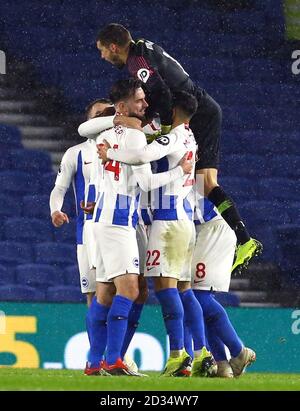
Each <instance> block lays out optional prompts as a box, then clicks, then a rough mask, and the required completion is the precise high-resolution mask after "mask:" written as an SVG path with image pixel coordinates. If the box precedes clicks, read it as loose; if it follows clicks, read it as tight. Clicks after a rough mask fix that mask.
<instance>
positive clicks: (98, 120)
mask: <svg viewBox="0 0 300 411" xmlns="http://www.w3.org/2000/svg"><path fill="white" fill-rule="evenodd" d="M119 125H120V126H124V127H128V128H134V129H137V130H141V121H140V120H139V119H137V118H134V117H127V116H120V115H116V116H106V117H105V116H103V117H95V118H92V119H90V120H87V121H85V122H84V123H82V124H80V126H79V127H78V133H79V135H80V136H81V137H86V138H91V139H92V140H96V138H97V137H98V135H99V134H100V133H102V131H104V130H107V129H109V128H113V127H114V126H119Z"/></svg>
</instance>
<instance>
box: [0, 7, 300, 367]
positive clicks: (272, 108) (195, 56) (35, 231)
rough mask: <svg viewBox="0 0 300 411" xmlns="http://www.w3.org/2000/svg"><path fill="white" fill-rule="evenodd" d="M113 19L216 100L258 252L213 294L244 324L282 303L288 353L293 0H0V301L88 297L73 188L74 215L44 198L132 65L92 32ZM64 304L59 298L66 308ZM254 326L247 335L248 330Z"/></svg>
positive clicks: (294, 243)
mask: <svg viewBox="0 0 300 411" xmlns="http://www.w3.org/2000/svg"><path fill="white" fill-rule="evenodd" d="M110 22H118V23H121V24H124V25H125V26H126V27H127V28H128V29H129V30H130V31H131V33H132V36H133V38H134V39H137V38H146V39H149V40H151V41H153V42H155V43H157V44H159V45H161V46H162V47H163V48H164V49H165V50H166V51H167V52H168V53H169V54H171V56H173V57H174V58H176V59H177V60H178V61H179V62H180V63H181V65H182V66H183V67H184V69H185V70H186V71H187V72H188V73H189V74H190V76H191V78H192V79H193V80H194V82H195V83H196V84H198V85H199V86H200V87H203V88H205V89H206V90H207V91H208V93H209V94H210V95H211V96H212V97H214V98H215V100H216V101H217V102H218V103H219V104H220V105H221V107H222V109H223V133H222V141H221V153H222V162H221V167H220V171H219V173H220V182H221V183H222V184H223V186H224V187H225V189H226V191H227V192H228V193H230V194H231V195H232V197H233V198H234V200H235V201H236V203H237V205H238V207H239V210H240V212H241V215H242V217H243V219H244V220H245V222H246V223H247V226H248V228H249V230H250V233H251V235H252V236H253V237H255V238H258V239H259V240H261V241H262V243H263V245H264V253H263V254H262V256H261V257H259V258H258V259H256V260H255V261H253V262H251V264H250V266H249V268H248V270H247V271H244V272H243V274H242V275H241V276H240V277H234V278H233V279H232V282H231V289H230V293H228V294H227V293H224V294H220V295H219V296H218V298H219V300H220V301H221V302H222V303H223V304H225V305H226V306H231V307H236V308H229V311H230V312H231V313H232V315H233V320H235V318H236V320H235V321H236V324H237V326H238V325H239V324H245V321H246V320H245V318H246V317H245V316H244V315H241V314H240V313H242V312H243V313H246V314H245V315H246V316H248V314H249V313H251V312H252V313H257V316H258V317H257V318H258V320H257V321H258V322H259V323H260V324H262V325H261V329H263V328H264V325H263V324H264V323H263V322H262V321H263V320H264V321H267V318H269V319H268V321H269V324H272V325H273V324H275V323H276V321H277V320H276V319H274V318H275V317H276V316H277V315H279V314H278V313H283V314H282V315H283V317H281V316H280V321H282V323H281V322H280V324H281V325H278V327H279V328H278V332H277V331H276V333H275V334H274V336H273V337H272V338H274V341H275V340H276V341H277V343H278V347H279V348H280V350H282V349H283V353H284V352H285V351H284V350H286V347H287V343H289V342H291V341H290V340H289V338H288V335H289V333H292V335H293V336H296V335H298V334H299V333H300V328H299V327H300V326H299V327H298V323H297V324H296V325H295V324H294V323H293V320H296V321H298V317H300V311H299V310H296V309H295V308H296V307H297V306H299V303H300V213H299V210H300V189H299V177H300V150H299V146H300V145H299V142H300V121H299V119H300V87H299V86H300V61H299V62H298V63H297V60H296V59H297V56H298V59H299V58H300V51H299V54H297V53H296V54H295V53H294V54H293V56H294V57H293V58H292V53H293V52H294V51H295V50H300V1H299V0H265V1H262V0H202V1H200V0H199V1H197V0H185V1H180V0H165V1H157V0H151V1H150V0H144V1H140V0H137V1H135V2H132V1H124V0H107V1H106V0H98V1H97V0H86V1H84V2H82V1H78V0H72V1H71V0H70V1H69V0H51V1H38V0H29V1H27V2H23V1H21V0H14V1H13V2H12V1H7V0H2V1H1V4H0V49H1V50H2V51H3V52H4V53H5V56H6V74H0V152H1V156H0V301H1V302H2V303H1V302H0V310H2V311H3V312H5V313H9V314H10V315H16V314H17V315H20V313H21V314H22V315H23V314H24V313H25V314H26V313H27V314H28V313H29V314H30V315H34V316H36V317H35V318H39V315H41V316H43V315H46V317H45V318H46V319H47V321H48V325H49V321H53V318H52V319H51V320H50V314H49V315H48V314H45V313H46V311H45V310H46V307H49V305H47V304H45V303H62V302H64V303H80V302H81V303H82V302H84V299H83V298H82V295H81V293H80V285H79V274H78V269H77V263H76V245H75V244H76V239H75V208H74V200H73V195H72V192H71V191H70V192H69V193H68V194H67V197H66V201H65V206H64V209H63V210H64V211H65V212H67V213H68V215H69V216H70V217H71V222H70V224H69V225H65V226H64V227H62V228H60V229H55V228H54V227H53V226H52V224H51V221H50V211H49V206H48V202H49V194H50V191H51V190H52V188H53V185H54V181H55V176H56V171H57V169H58V165H59V163H60V160H61V158H62V155H63V153H64V151H65V150H66V149H67V148H68V147H70V146H72V145H75V144H78V143H80V142H82V141H83V140H82V139H81V138H80V137H79V135H78V134H77V127H78V125H79V124H80V123H81V122H82V121H83V119H84V116H83V113H84V109H85V107H86V105H87V104H88V103H89V102H90V101H92V100H94V99H96V98H100V97H106V96H107V93H108V91H109V89H110V87H111V85H112V83H113V82H114V81H115V80H116V79H117V78H120V76H121V75H122V76H124V75H125V73H124V72H123V73H121V72H119V71H118V70H117V69H115V68H113V67H112V66H111V65H110V64H108V63H106V62H104V61H103V60H101V58H100V55H99V52H98V50H97V49H96V46H95V38H96V34H97V31H98V30H99V29H100V28H101V27H103V26H104V25H105V24H107V23H110ZM2 56H3V53H2ZM292 65H293V67H294V69H292ZM2 66H3V64H2ZM2 71H3V70H2ZM150 288H151V285H150ZM7 302H19V305H18V304H15V303H7ZM26 302H28V304H26ZM21 303H22V304H21ZM32 303H37V304H36V305H34V304H32ZM39 303H44V305H43V304H39ZM148 303H149V307H147V309H146V311H145V314H144V315H145V316H146V315H147V312H148V313H150V312H152V311H151V310H154V311H153V312H155V313H158V312H159V311H158V307H157V306H156V303H157V301H156V299H155V296H154V295H153V292H152V290H150V296H149V300H148ZM151 305H153V307H152V308H151V307H150V306H151ZM32 307H36V309H34V308H32ZM43 307H44V308H43ZM54 307H56V308H54ZM58 307H61V305H60V306H58V305H55V304H53V311H52V312H56V311H55V310H58V311H57V315H58V316H59V312H60V311H59V310H60V309H62V308H58ZM237 307H239V308H237ZM283 307H286V308H288V309H289V310H288V311H284V309H283ZM290 308H291V309H290ZM65 309H68V310H70V317H71V318H72V317H73V314H71V313H74V312H78V317H79V319H80V321H81V322H80V323H79V324H80V325H78V330H80V327H81V328H82V330H83V329H84V313H85V307H84V305H83V304H79V305H78V306H75V305H68V304H65ZM238 309H241V310H242V311H238ZM243 309H244V311H243ZM251 309H256V310H257V311H251ZM281 309H282V311H280V310H281ZM47 310H48V311H47V312H49V313H50V311H49V310H50V308H49V309H48V308H47ZM74 310H75V311H74ZM76 310H77V311H76ZM78 310H79V311H78ZM147 310H150V311H147ZM249 310H250V311H249ZM264 310H266V311H264ZM274 310H275V311H274ZM276 310H277V311H276ZM38 312H40V314H37V313H38ZM273 313H274V315H275V317H273ZM284 313H285V314H284ZM27 314H26V315H27ZM149 315H150V314H149ZM249 315H250V314H249ZM253 315H254V317H255V314H253ZM280 315H281V314H280ZM235 316H236V317H235ZM268 316H269V317H268ZM284 316H286V317H284ZM48 317H49V318H48ZM80 317H82V318H80ZM254 317H251V315H250V316H249V322H248V324H250V323H251V322H253V321H254V320H252V319H253V318H254ZM247 318H248V317H247ZM251 318H252V319H251ZM255 318H256V317H255ZM276 318H277V317H276ZM45 321H46V320H45ZM157 321H160V320H157ZM247 321H248V320H247ZM40 323H42V320H40ZM277 324H279V323H278V321H277ZM282 324H283V325H282ZM293 324H294V331H295V332H293ZM54 326H55V323H53V327H54ZM252 326H253V330H252V331H253V333H252V334H251V335H250V334H249V335H248V334H247V335H246V337H249V338H250V339H251V338H253V340H254V339H255V337H257V333H258V331H257V330H258V328H257V326H256V325H255V321H254V322H253V324H252ZM32 327H33V326H32ZM41 327H42V329H43V325H41ZM44 327H45V325H44ZM151 327H152V325H151V324H150V325H149V329H151ZM274 327H275V328H276V326H275V325H274ZM280 327H281V328H280ZM282 327H283V328H282ZM29 328H30V327H29ZM33 328H34V327H33ZM45 328H46V327H45ZM246 328H248V330H249V329H250V330H251V326H250V327H246ZM271 328H272V327H271ZM283 329H284V330H285V331H281V330H283ZM76 330H77V329H76ZM291 330H292V331H291ZM23 332H26V331H23ZM28 332H31V333H33V332H34V331H28ZM72 332H73V333H74V332H75V331H74V330H73V331H72ZM72 332H71V331H70V332H69V334H70V335H72ZM76 332H77V331H76ZM78 332H79V331H78ZM149 332H150V331H149ZM249 332H250V331H249ZM150 333H151V332H150ZM162 333H163V329H162ZM32 338H33V337H32ZM37 338H38V339H39V338H43V337H39V336H37ZM78 338H79V337H78ZM140 338H142V337H141V336H140ZM157 338H158V339H160V340H161V341H163V338H164V337H157ZM270 338H271V337H270ZM298 338H299V337H298ZM0 339H1V336H0ZM39 341H40V340H39ZM263 341H265V340H262V345H263V344H264V342H263ZM293 341H294V340H293ZM293 341H292V342H291V344H292V345H293V344H296V340H295V342H293ZM40 343H41V342H40ZM40 343H37V344H40ZM136 344H138V343H136ZM162 344H163V345H164V346H165V343H162ZM298 344H299V341H298ZM54 345H55V344H54ZM79 346H80V344H79ZM295 346H296V345H295ZM64 347H65V346H64ZM276 347H277V346H276ZM282 347H283V348H282ZM164 349H165V348H164ZM60 350H61V351H62V352H63V350H64V348H60ZM73 351H74V350H73ZM281 354H282V351H280V355H281ZM39 355H40V356H41V357H43V355H44V354H41V353H40V354H39ZM1 358H2V357H1V354H0V363H4V364H5V361H7V364H10V363H11V364H13V360H12V359H10V360H9V359H4V360H3V362H1ZM3 358H4V357H3ZM5 358H6V357H5ZM72 358H73V357H72ZM10 361H11V362H10ZM66 361H67V360H65V362H64V361H63V360H62V361H61V362H58V364H64V365H62V366H68V364H66ZM74 361H75V360H74ZM144 361H146V360H145V359H144ZM266 361H267V360H266ZM71 362H72V361H71ZM75 362H76V361H75ZM266 364H267V363H266ZM291 364H292V359H291ZM38 365H39V366H42V363H41V361H39V362H38ZM83 365H84V363H83V364H82V366H83ZM72 366H74V363H72ZM76 366H79V364H77V363H76V364H75V368H76ZM58 367H60V366H58ZM258 367H260V366H259V365H258ZM264 367H265V368H263V369H268V366H267V365H264ZM291 367H293V366H292V365H291ZM296 367H298V368H297V369H298V371H300V364H299V362H298V365H296ZM143 368H144V369H147V367H146V365H144V367H143ZM258 369H259V368H258ZM291 369H293V368H291ZM297 369H296V371H297Z"/></svg>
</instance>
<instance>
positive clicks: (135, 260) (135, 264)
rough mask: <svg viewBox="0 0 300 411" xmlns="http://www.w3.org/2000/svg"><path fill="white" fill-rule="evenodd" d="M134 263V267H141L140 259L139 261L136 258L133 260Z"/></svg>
mask: <svg viewBox="0 0 300 411" xmlns="http://www.w3.org/2000/svg"><path fill="white" fill-rule="evenodd" d="M132 262H133V265H134V266H135V267H138V266H139V259H138V258H137V257H135V258H134V259H133V260H132Z"/></svg>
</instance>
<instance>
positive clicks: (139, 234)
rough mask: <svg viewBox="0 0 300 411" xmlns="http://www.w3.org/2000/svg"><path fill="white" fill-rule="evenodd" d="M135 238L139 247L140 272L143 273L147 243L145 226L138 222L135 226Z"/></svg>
mask: <svg viewBox="0 0 300 411" xmlns="http://www.w3.org/2000/svg"><path fill="white" fill-rule="evenodd" d="M136 240H137V245H138V249H139V258H140V273H144V269H145V264H146V252H147V245H148V236H147V231H146V226H145V225H144V224H138V225H137V227H136Z"/></svg>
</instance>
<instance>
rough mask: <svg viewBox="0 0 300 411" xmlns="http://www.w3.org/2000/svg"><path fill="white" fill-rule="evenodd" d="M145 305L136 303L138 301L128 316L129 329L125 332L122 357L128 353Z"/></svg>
mask: <svg viewBox="0 0 300 411" xmlns="http://www.w3.org/2000/svg"><path fill="white" fill-rule="evenodd" d="M143 307H144V304H136V303H133V304H132V307H131V310H130V313H129V317H128V325H127V330H126V334H125V338H124V342H123V346H122V351H121V358H122V359H123V358H124V355H125V354H126V351H127V349H128V347H129V344H130V342H131V340H132V337H133V336H134V333H135V331H136V329H137V327H138V325H139V319H140V316H141V314H142V310H143Z"/></svg>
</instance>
